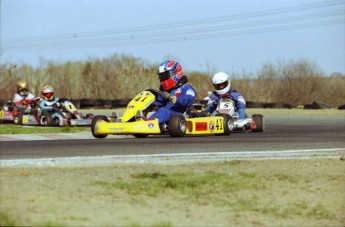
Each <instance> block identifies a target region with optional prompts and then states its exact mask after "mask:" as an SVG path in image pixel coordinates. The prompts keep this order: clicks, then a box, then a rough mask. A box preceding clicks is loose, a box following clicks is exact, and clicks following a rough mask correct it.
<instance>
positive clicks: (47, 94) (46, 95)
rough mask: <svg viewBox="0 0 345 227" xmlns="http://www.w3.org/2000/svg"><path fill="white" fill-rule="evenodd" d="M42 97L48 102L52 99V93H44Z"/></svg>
mask: <svg viewBox="0 0 345 227" xmlns="http://www.w3.org/2000/svg"><path fill="white" fill-rule="evenodd" d="M43 95H44V97H46V98H47V99H48V100H50V99H51V98H52V97H53V95H54V93H53V92H49V93H44V94H43Z"/></svg>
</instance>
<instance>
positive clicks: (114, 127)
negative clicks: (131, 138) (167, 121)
mask: <svg viewBox="0 0 345 227" xmlns="http://www.w3.org/2000/svg"><path fill="white" fill-rule="evenodd" d="M94 132H95V134H97V135H102V134H113V135H125V134H150V135H153V134H160V133H161V130H160V128H159V122H158V119H153V120H147V121H145V120H139V121H135V122H106V121H99V122H98V123H97V124H96V125H95V130H94Z"/></svg>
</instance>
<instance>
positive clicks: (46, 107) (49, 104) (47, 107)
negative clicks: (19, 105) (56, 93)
mask: <svg viewBox="0 0 345 227" xmlns="http://www.w3.org/2000/svg"><path fill="white" fill-rule="evenodd" d="M57 101H59V98H56V97H54V98H53V100H50V101H48V100H45V99H42V101H41V102H40V104H39V107H40V109H41V110H42V111H52V110H53V109H54V103H56V102H57Z"/></svg>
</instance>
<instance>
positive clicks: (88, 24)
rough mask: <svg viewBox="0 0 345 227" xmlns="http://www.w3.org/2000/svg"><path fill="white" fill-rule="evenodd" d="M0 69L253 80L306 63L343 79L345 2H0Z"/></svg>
mask: <svg viewBox="0 0 345 227" xmlns="http://www.w3.org/2000/svg"><path fill="white" fill-rule="evenodd" d="M0 1H1V30H0V34H1V52H0V53H1V59H0V60H1V63H2V64H4V63H13V64H22V63H27V64H31V65H32V66H38V65H39V64H40V62H41V60H42V59H45V60H53V61H56V62H59V63H63V62H65V61H75V60H86V59H89V58H93V59H95V58H105V57H110V56H111V55H113V54H118V55H122V54H125V55H129V56H133V57H138V58H141V59H143V60H145V61H147V63H149V64H159V63H160V62H162V61H164V60H166V59H167V58H174V59H176V60H177V61H179V62H180V63H181V65H182V67H183V68H184V69H185V70H187V71H192V70H197V71H206V72H214V71H226V72H228V73H242V72H246V73H248V74H255V73H256V72H257V71H258V70H260V69H261V68H262V66H263V65H264V64H267V63H273V64H275V63H277V62H288V61H291V60H293V61H298V60H300V59H306V60H308V61H310V62H312V63H313V64H316V65H317V66H318V67H319V68H320V69H321V70H323V71H324V72H325V73H326V74H328V75H329V74H331V73H333V72H340V73H343V74H345V0H328V1H325V0H324V1H322V0H320V1H317V0H179V1H178V0H166V1H163V0H0Z"/></svg>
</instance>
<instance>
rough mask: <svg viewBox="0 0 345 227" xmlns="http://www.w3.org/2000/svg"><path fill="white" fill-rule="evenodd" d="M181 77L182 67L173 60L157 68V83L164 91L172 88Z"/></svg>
mask: <svg viewBox="0 0 345 227" xmlns="http://www.w3.org/2000/svg"><path fill="white" fill-rule="evenodd" d="M182 76H183V73H182V67H181V65H180V64H179V63H177V62H176V61H174V60H170V61H165V62H163V63H162V64H161V65H160V66H159V68H158V77H159V81H160V83H161V86H162V88H163V90H165V91H168V90H170V89H171V88H173V87H174V86H175V85H176V84H177V82H178V81H179V80H180V79H181V78H182Z"/></svg>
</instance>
